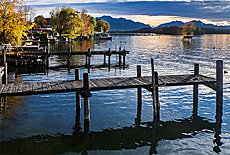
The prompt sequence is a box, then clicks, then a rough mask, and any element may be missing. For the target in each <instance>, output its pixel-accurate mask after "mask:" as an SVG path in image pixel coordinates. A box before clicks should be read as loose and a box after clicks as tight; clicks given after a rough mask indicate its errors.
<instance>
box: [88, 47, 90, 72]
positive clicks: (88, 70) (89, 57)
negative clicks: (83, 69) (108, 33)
mask: <svg viewBox="0 0 230 155" xmlns="http://www.w3.org/2000/svg"><path fill="white" fill-rule="evenodd" d="M90 56H91V51H90V48H88V72H90Z"/></svg>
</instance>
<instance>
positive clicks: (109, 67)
mask: <svg viewBox="0 0 230 155" xmlns="http://www.w3.org/2000/svg"><path fill="white" fill-rule="evenodd" d="M108 53H109V54H108V56H109V59H108V64H109V69H110V58H111V52H110V48H109V52H108Z"/></svg>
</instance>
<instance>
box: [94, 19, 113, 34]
mask: <svg viewBox="0 0 230 155" xmlns="http://www.w3.org/2000/svg"><path fill="white" fill-rule="evenodd" d="M109 29H110V25H109V23H108V22H107V21H103V20H101V19H97V20H96V27H95V30H96V31H98V32H103V33H106V32H107V31H109Z"/></svg>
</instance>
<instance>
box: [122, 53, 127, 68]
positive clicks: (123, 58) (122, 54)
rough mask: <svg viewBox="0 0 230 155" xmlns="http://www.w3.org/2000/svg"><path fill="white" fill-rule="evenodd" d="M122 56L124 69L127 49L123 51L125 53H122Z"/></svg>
mask: <svg viewBox="0 0 230 155" xmlns="http://www.w3.org/2000/svg"><path fill="white" fill-rule="evenodd" d="M122 55H123V68H125V55H126V54H125V49H124V50H123V53H122Z"/></svg>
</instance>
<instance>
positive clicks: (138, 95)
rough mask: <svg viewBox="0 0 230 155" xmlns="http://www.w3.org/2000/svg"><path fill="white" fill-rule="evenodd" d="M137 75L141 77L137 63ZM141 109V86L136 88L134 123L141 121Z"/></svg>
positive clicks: (139, 66)
mask: <svg viewBox="0 0 230 155" xmlns="http://www.w3.org/2000/svg"><path fill="white" fill-rule="evenodd" d="M137 77H141V65H137ZM141 110H142V88H141V87H138V88H137V119H136V124H137V125H138V126H139V125H140V123H141Z"/></svg>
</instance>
